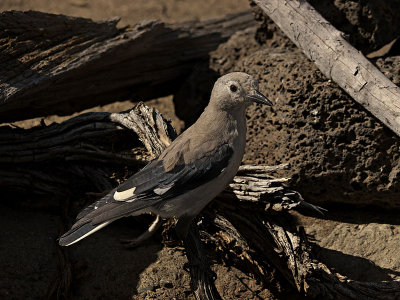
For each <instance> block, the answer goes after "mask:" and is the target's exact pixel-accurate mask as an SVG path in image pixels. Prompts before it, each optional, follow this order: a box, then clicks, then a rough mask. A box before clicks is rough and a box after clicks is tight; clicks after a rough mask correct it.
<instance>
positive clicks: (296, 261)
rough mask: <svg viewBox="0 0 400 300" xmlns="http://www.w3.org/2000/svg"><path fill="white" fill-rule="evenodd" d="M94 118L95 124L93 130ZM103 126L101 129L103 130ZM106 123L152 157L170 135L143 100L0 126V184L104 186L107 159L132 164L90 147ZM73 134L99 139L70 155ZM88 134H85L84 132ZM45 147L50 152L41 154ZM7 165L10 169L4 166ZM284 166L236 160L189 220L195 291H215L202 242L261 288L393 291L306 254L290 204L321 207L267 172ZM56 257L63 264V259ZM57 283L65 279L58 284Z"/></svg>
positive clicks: (390, 294)
mask: <svg viewBox="0 0 400 300" xmlns="http://www.w3.org/2000/svg"><path fill="white" fill-rule="evenodd" d="M94 124H96V126H98V128H100V129H101V130H100V131H99V130H97V131H96V126H94ZM104 128H107V130H104V131H103V129H104ZM108 130H109V131H110V132H112V133H119V132H125V133H131V130H133V131H134V132H135V135H133V136H132V135H131V136H130V138H131V139H133V140H135V141H136V140H137V138H139V137H140V138H141V140H142V142H143V144H144V145H146V148H147V150H148V152H149V154H150V156H153V157H154V156H157V155H159V154H160V152H161V151H162V149H164V148H165V147H167V145H169V143H170V142H171V140H173V139H174V138H175V136H176V134H175V131H174V130H173V128H172V126H171V125H170V124H169V122H167V121H166V120H165V119H163V118H162V116H161V114H160V113H159V112H157V111H156V110H154V109H150V108H147V107H146V106H145V105H143V104H139V105H138V106H137V107H135V108H134V109H132V110H129V111H126V112H122V113H119V114H110V113H89V114H84V115H80V116H78V117H75V118H72V119H70V120H68V121H65V122H63V123H61V124H54V125H50V126H48V127H44V128H43V127H42V128H41V127H38V128H33V129H30V130H21V129H14V130H11V129H10V128H5V127H3V128H1V130H0V141H3V138H2V135H3V136H6V137H7V139H8V140H9V141H11V143H10V144H6V143H1V144H0V152H1V151H2V152H1V153H2V155H4V154H5V153H7V151H15V153H16V154H15V155H14V156H13V155H11V156H10V155H9V157H11V158H12V157H14V160H12V159H10V160H9V163H7V162H5V161H3V162H2V163H1V170H2V171H1V172H2V174H1V175H2V176H0V186H2V187H4V186H5V185H6V184H8V185H9V186H10V185H12V186H13V188H14V189H17V188H19V189H29V190H28V191H29V193H30V194H33V193H42V194H45V193H47V194H49V193H51V194H52V195H53V198H54V197H55V196H56V195H60V193H61V192H62V196H61V197H63V198H64V197H65V195H66V193H68V192H70V193H71V192H72V191H71V186H72V185H71V183H70V182H68V178H67V177H68V176H66V174H68V173H73V174H74V176H75V177H77V180H83V179H84V178H87V177H90V178H92V180H93V182H95V183H94V185H96V186H97V188H98V189H99V190H101V189H109V188H112V187H113V186H114V185H115V183H112V181H111V180H110V174H111V173H107V172H106V171H105V169H107V168H106V166H107V162H108V161H109V162H112V163H113V164H115V163H123V164H126V163H133V164H137V163H138V160H137V159H136V158H132V156H133V155H132V154H128V153H127V152H126V153H125V155H126V157H125V156H124V159H120V156H119V155H120V154H118V152H114V151H113V149H112V147H111V148H104V149H102V151H100V152H97V148H99V149H100V146H101V145H102V146H104V145H109V144H110V143H109V141H110V139H109V136H108V135H109V131H108ZM73 133H74V134H73ZM79 135H81V136H83V137H85V140H87V141H86V143H89V141H88V140H91V139H92V138H93V137H96V138H99V139H100V141H102V143H100V144H93V145H92V146H91V147H92V149H93V153H92V152H85V153H81V154H80V156H79V157H76V155H75V152H74V151H71V149H72V150H73V149H74V147H76V149H80V148H79V147H82V141H81V140H80V139H79ZM89 136H90V137H91V138H89V139H88V138H87V137H89ZM60 137H63V138H60ZM64 137H65V138H64ZM94 140H95V139H94ZM94 140H92V141H91V142H93V141H94ZM124 140H126V135H125V136H124V135H120V136H119V139H118V137H117V138H116V141H117V142H116V144H118V143H122V142H123V141H124ZM63 141H64V142H65V143H63ZM104 141H107V143H104ZM89 145H90V144H89ZM128 146H132V145H128ZM137 146H139V145H136V147H137ZM2 147H8V148H6V149H7V151H5V150H2ZM24 147H26V149H25V150H24ZM35 147H37V149H38V150H37V151H42V152H41V153H42V154H43V155H42V156H40V158H41V160H37V159H36V160H35V156H34V155H32V149H34V148H35ZM46 147H48V148H47V151H48V152H49V153H50V154H47V153H46ZM54 147H59V148H60V149H63V150H62V151H61V153H63V155H62V156H61V157H64V158H68V157H69V158H70V160H69V162H74V161H76V162H79V163H78V164H73V163H69V164H68V165H63V163H62V161H63V159H60V156H59V155H58V154H59V152H57V155H56V154H52V149H53V148H54ZM85 147H87V146H85ZM89 148H90V147H89ZM24 151H25V152H24ZM124 151H127V150H126V149H125V150H124ZM24 153H26V154H24ZM94 154H95V155H94ZM117 154H118V155H117ZM2 155H1V156H2ZM19 155H21V156H24V155H25V158H24V159H20V160H18V159H17V158H15V157H16V156H19ZM141 157H143V156H141ZM114 158H116V159H115V160H114ZM148 158H149V157H148ZM93 159H94V161H96V162H101V166H96V165H92V164H90V161H91V160H93ZM43 162H48V163H49V162H50V163H51V164H52V165H59V169H58V172H56V173H49V172H48V171H47V172H46V170H42V169H41V168H40V166H42V164H43ZM85 162H86V163H85ZM7 165H9V166H12V168H11V167H8V168H7V167H6V166H7ZM38 166H39V168H37V167H38ZM103 167H104V168H103ZM288 167H289V166H288V165H279V166H274V167H270V166H242V167H241V168H240V169H239V172H238V175H237V176H236V177H235V178H234V181H233V182H232V183H231V184H230V185H229V186H228V187H227V188H226V189H225V191H224V192H223V193H221V194H220V195H219V196H218V197H217V199H216V200H215V201H213V202H212V203H211V205H210V206H208V208H207V209H205V210H204V212H203V213H202V214H201V216H200V219H201V222H200V223H198V224H197V225H198V226H199V229H200V236H201V239H202V240H200V238H199V235H198V234H197V232H195V231H193V230H194V229H193V228H192V229H191V232H190V235H189V236H188V239H186V240H185V246H186V251H187V257H188V260H189V267H190V269H191V276H192V287H193V289H194V293H195V295H196V297H198V298H202V299H218V297H219V295H218V292H217V290H216V288H215V286H214V283H213V278H212V276H210V271H209V270H210V269H209V265H208V261H207V257H206V255H205V253H204V251H202V249H201V247H200V246H199V245H201V243H202V241H205V242H207V245H209V246H210V245H213V248H214V249H215V251H217V252H218V253H220V254H221V255H220V257H221V258H223V259H224V260H225V261H226V262H227V263H228V264H234V265H235V266H237V267H238V268H240V269H242V270H244V271H245V272H248V273H252V274H253V275H254V276H255V277H256V278H258V279H259V280H260V281H261V282H263V283H264V284H265V285H267V286H269V287H271V286H272V287H273V286H274V283H273V282H275V283H276V282H277V281H278V282H287V283H289V284H290V285H292V286H293V288H295V289H296V290H298V291H299V293H301V294H304V295H307V296H313V297H317V298H321V297H326V298H333V299H368V298H371V299H396V298H399V297H400V282H399V281H393V282H359V281H353V280H350V279H348V278H346V277H344V276H342V275H340V274H337V273H334V272H333V271H331V270H330V269H329V268H328V267H327V266H326V265H325V264H323V263H322V262H320V261H318V260H317V259H315V258H314V257H313V256H312V247H313V245H312V244H311V243H309V242H308V241H307V237H306V235H305V234H304V230H303V229H302V228H296V226H295V223H294V222H293V220H292V218H291V216H290V214H289V212H290V210H292V209H300V208H307V209H313V210H314V211H316V212H318V213H320V212H321V209H320V208H318V207H316V206H313V205H311V204H308V203H306V202H305V201H304V200H303V199H302V198H301V195H300V194H299V193H297V192H295V191H292V190H291V189H290V188H289V187H288V184H289V182H288V180H287V179H286V178H276V177H273V176H271V174H272V173H273V172H275V171H278V170H280V169H282V168H288ZM196 230H197V229H196ZM61 263H62V264H64V262H63V260H61ZM60 270H62V269H60ZM272 274H274V275H272ZM63 276H64V277H68V276H70V273H69V272H67V273H66V274H64V275H61V279H60V280H57V281H56V282H55V283H54V284H55V285H57V286H59V287H57V286H52V287H51V291H50V292H51V293H52V294H54V293H56V292H57V289H58V288H62V287H64V288H62V289H63V292H64V293H67V291H65V289H68V286H69V281H70V278H69V277H68V278H64V277H63ZM272 277H274V280H272ZM67 279H68V280H67ZM63 282H67V283H68V284H66V285H65V284H64V283H63Z"/></svg>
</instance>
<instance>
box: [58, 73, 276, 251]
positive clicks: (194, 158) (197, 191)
mask: <svg viewBox="0 0 400 300" xmlns="http://www.w3.org/2000/svg"><path fill="white" fill-rule="evenodd" d="M254 102H256V103H260V104H265V105H269V106H272V103H271V101H270V100H269V99H268V98H267V97H266V96H264V95H263V94H262V93H260V92H259V88H258V81H257V80H255V79H254V78H253V76H251V75H249V74H247V73H243V72H232V73H228V74H226V75H223V76H221V77H220V78H218V79H217V81H216V82H215V84H214V87H213V89H212V91H211V96H210V100H209V104H208V105H207V107H206V108H205V109H204V111H203V113H202V114H201V115H200V117H199V118H198V120H197V121H196V122H195V123H194V124H193V125H192V126H190V127H189V128H188V129H186V130H185V131H184V132H183V133H181V134H180V135H179V136H178V137H177V138H176V139H175V140H174V141H173V142H172V143H171V144H170V145H169V146H168V147H167V148H166V149H165V150H164V151H163V152H162V153H161V155H160V156H159V157H158V158H156V159H154V160H153V161H151V162H149V163H148V164H147V165H146V166H145V167H144V168H143V169H141V170H140V171H138V172H137V173H136V174H134V175H132V176H131V177H130V178H128V179H127V180H126V181H125V182H123V183H122V184H120V185H119V186H117V187H116V188H114V189H113V190H111V191H110V192H109V193H108V194H106V195H105V196H104V197H102V198H101V199H100V200H98V201H96V202H94V203H93V204H91V205H89V206H88V207H86V208H85V209H83V210H82V211H81V212H80V213H79V214H78V215H77V218H76V222H75V224H74V225H73V226H72V227H71V229H70V230H69V231H67V232H66V233H65V234H64V235H62V236H61V237H60V238H59V244H60V245H61V246H69V245H72V244H74V243H76V242H78V241H80V240H82V239H84V238H86V237H87V236H89V235H91V234H92V233H95V232H96V231H98V230H100V229H101V228H103V227H105V226H107V225H109V224H110V223H111V222H113V221H115V220H117V219H120V218H122V217H128V216H137V215H140V214H144V213H151V214H154V215H156V216H157V217H156V220H155V221H154V222H153V224H152V225H151V226H150V227H149V229H148V232H147V233H145V234H144V235H143V237H144V236H148V235H149V234H150V233H151V232H153V231H154V229H155V228H156V227H158V226H159V225H160V220H162V219H166V218H175V219H176V220H177V222H176V225H175V231H176V234H177V236H178V238H180V239H184V238H185V236H186V235H187V232H188V230H189V227H190V224H191V223H192V221H193V219H194V218H195V217H196V216H197V215H198V214H199V213H200V212H201V210H202V209H203V208H204V207H205V206H206V205H207V204H208V203H209V202H210V201H211V200H213V199H214V198H215V197H216V196H217V195H218V194H219V193H220V192H222V191H223V190H224V189H225V187H226V186H227V185H228V184H229V183H230V182H231V181H232V180H233V177H234V176H235V175H236V173H237V171H238V169H239V166H240V164H241V161H242V158H243V155H244V151H245V144H246V130H247V128H246V108H247V107H248V106H249V105H250V104H251V103H254Z"/></svg>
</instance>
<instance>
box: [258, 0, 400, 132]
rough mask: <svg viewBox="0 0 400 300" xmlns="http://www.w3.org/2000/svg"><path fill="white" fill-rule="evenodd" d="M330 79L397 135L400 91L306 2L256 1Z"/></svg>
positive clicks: (399, 120) (399, 126)
mask: <svg viewBox="0 0 400 300" xmlns="http://www.w3.org/2000/svg"><path fill="white" fill-rule="evenodd" d="M255 2H256V3H257V4H258V6H259V7H260V8H261V9H262V10H263V11H264V12H265V13H266V14H267V15H268V16H269V17H270V18H271V19H272V20H273V21H274V22H275V23H276V24H277V25H278V26H279V27H280V28H281V29H282V31H283V32H284V33H285V34H286V35H287V36H288V37H289V38H290V39H291V40H292V41H293V42H294V43H295V44H296V45H297V46H298V47H299V48H300V49H301V50H302V51H303V52H304V54H305V55H306V56H307V57H308V58H309V59H310V60H312V61H313V62H315V64H316V65H317V67H318V68H319V69H320V70H321V72H322V73H323V74H324V75H325V76H326V77H327V78H329V79H332V80H333V81H335V82H336V83H337V84H338V85H339V86H340V87H341V88H343V89H344V90H345V91H346V92H347V93H348V94H349V95H350V96H351V97H352V98H353V99H354V100H356V101H357V102H358V103H360V104H361V105H362V106H364V107H365V108H366V109H367V110H368V111H370V112H371V113H372V114H373V115H374V116H375V117H377V118H378V119H379V120H380V121H381V122H382V123H384V124H385V125H386V126H387V127H389V128H390V129H391V130H393V131H394V132H395V133H396V134H397V135H400V89H399V87H397V86H396V85H395V84H394V83H393V82H391V81H390V80H389V79H388V78H387V77H386V76H385V75H383V74H382V73H381V72H380V71H379V70H378V69H377V68H376V67H375V66H374V65H373V64H372V63H371V62H369V61H368V59H366V58H365V57H364V56H363V55H362V53H361V52H359V51H357V50H356V49H354V48H353V47H352V46H351V45H350V44H349V43H348V42H347V41H346V39H345V37H344V34H343V33H342V32H340V31H338V30H337V29H336V28H335V27H333V26H332V25H331V24H330V23H329V22H328V21H326V20H325V19H324V18H323V17H322V16H321V15H320V14H319V13H318V12H317V11H316V10H315V9H314V8H313V7H311V6H310V5H309V4H308V3H307V1H305V0H284V1H282V0H255Z"/></svg>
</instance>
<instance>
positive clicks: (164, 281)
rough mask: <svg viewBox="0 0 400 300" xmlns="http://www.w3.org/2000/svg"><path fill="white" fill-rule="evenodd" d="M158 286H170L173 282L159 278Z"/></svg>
mask: <svg viewBox="0 0 400 300" xmlns="http://www.w3.org/2000/svg"><path fill="white" fill-rule="evenodd" d="M160 287H162V288H172V287H173V284H172V283H171V282H170V281H167V280H164V279H161V280H160Z"/></svg>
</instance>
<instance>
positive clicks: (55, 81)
mask: <svg viewBox="0 0 400 300" xmlns="http://www.w3.org/2000/svg"><path fill="white" fill-rule="evenodd" d="M117 22H118V20H110V21H103V22H93V21H91V20H89V19H83V18H75V17H67V16H63V15H54V14H47V13H41V12H36V11H28V12H18V11H11V12H2V13H0V49H1V54H0V69H1V70H2V72H1V73H0V123H2V122H6V121H7V122H11V121H16V120H21V119H24V118H32V117H38V116H45V115H50V114H59V115H68V114H70V113H73V112H76V111H79V110H82V109H84V108H88V107H92V106H96V105H101V104H106V103H110V102H113V101H119V100H121V99H128V98H139V99H140V100H147V99H153V98H156V97H160V96H165V95H170V94H173V93H174V92H175V91H176V90H177V89H178V88H179V86H180V79H181V78H184V77H185V76H188V75H189V74H190V72H191V69H192V68H193V66H194V65H195V64H196V63H198V62H199V61H201V60H205V61H207V58H208V53H209V52H210V51H212V50H214V49H216V47H217V46H218V45H219V44H220V43H222V42H224V41H225V40H227V39H228V38H229V37H230V36H231V35H232V34H233V33H234V32H236V31H237V30H241V29H244V28H247V27H249V26H254V25H255V23H254V21H253V17H252V15H251V14H250V13H249V12H243V13H239V14H234V15H228V16H224V17H222V18H217V19H212V20H206V21H193V22H185V23H181V24H164V23H162V22H160V21H148V22H142V23H139V24H137V25H136V26H135V27H133V28H131V27H125V28H122V29H118V28H117V27H116V25H117Z"/></svg>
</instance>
